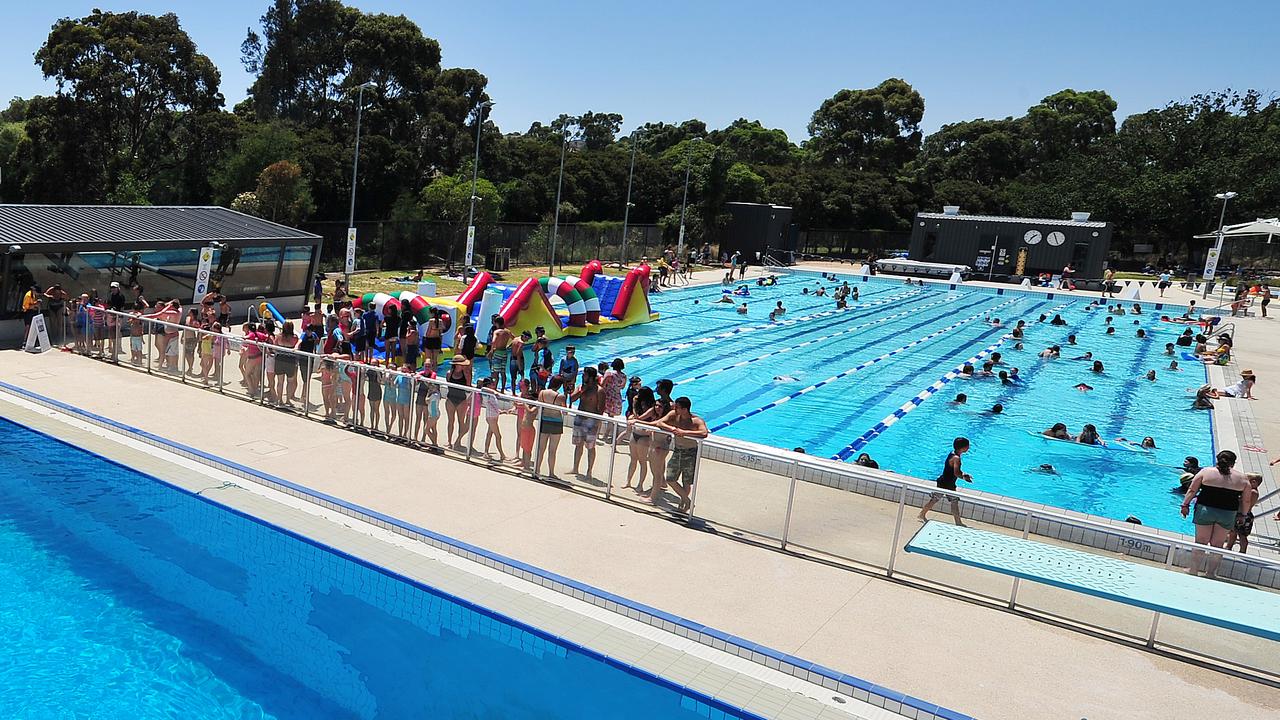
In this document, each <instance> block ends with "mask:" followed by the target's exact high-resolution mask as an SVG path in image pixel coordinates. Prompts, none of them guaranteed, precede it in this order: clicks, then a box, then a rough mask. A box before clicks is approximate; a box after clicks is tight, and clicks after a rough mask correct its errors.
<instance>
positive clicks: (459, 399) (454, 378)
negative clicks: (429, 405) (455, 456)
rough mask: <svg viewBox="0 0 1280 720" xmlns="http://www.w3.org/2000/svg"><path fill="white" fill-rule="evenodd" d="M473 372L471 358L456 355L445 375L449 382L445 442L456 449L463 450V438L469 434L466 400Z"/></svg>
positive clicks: (446, 399) (446, 400)
mask: <svg viewBox="0 0 1280 720" xmlns="http://www.w3.org/2000/svg"><path fill="white" fill-rule="evenodd" d="M471 372H472V369H471V360H470V359H468V358H466V357H455V358H453V360H450V361H449V372H447V373H445V376H444V379H445V382H447V383H449V385H448V388H447V389H446V390H445V394H444V400H445V412H446V413H447V416H448V421H449V422H448V426H447V432H446V434H445V442H447V443H448V444H449V447H452V448H453V449H454V450H462V438H463V437H464V436H465V435H466V434H467V428H468V427H469V423H470V419H469V416H468V414H467V403H466V400H467V388H468V387H470V385H471ZM455 430H456V431H457V434H456V435H455V433H454V431H455Z"/></svg>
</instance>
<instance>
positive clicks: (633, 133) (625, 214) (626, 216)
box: [618, 128, 640, 268]
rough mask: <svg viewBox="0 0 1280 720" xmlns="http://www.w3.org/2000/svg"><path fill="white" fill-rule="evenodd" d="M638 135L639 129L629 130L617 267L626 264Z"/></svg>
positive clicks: (622, 266)
mask: <svg viewBox="0 0 1280 720" xmlns="http://www.w3.org/2000/svg"><path fill="white" fill-rule="evenodd" d="M639 135H640V129H639V128H637V129H635V130H632V131H631V171H630V172H628V173H627V204H626V206H625V207H624V208H623V210H622V257H621V258H619V260H618V267H619V268H624V267H626V266H627V221H628V220H629V219H630V218H631V208H632V206H633V205H634V204H635V203H633V202H631V183H632V181H634V180H635V177H636V139H637V138H638V137H639Z"/></svg>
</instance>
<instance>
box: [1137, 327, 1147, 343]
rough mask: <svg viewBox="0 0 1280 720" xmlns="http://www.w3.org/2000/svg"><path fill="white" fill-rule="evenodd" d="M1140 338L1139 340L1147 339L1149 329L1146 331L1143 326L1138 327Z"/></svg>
mask: <svg viewBox="0 0 1280 720" xmlns="http://www.w3.org/2000/svg"><path fill="white" fill-rule="evenodd" d="M1138 339H1139V340H1146V339H1147V331H1146V330H1143V329H1142V328H1138Z"/></svg>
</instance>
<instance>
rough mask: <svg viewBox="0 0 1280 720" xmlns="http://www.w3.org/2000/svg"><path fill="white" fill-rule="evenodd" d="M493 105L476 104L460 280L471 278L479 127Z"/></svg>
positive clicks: (491, 103) (488, 102)
mask: <svg viewBox="0 0 1280 720" xmlns="http://www.w3.org/2000/svg"><path fill="white" fill-rule="evenodd" d="M487 107H493V102H492V101H490V100H486V101H485V102H482V103H480V104H479V105H477V106H476V159H475V162H474V163H472V165H471V209H470V210H469V211H468V212H467V254H466V256H465V257H464V258H463V262H462V282H463V284H466V283H467V282H468V281H469V280H470V279H471V259H472V251H473V249H474V247H475V241H476V200H478V199H479V198H478V197H476V186H477V184H478V183H479V182H480V129H481V128H483V127H484V109H485V108H487Z"/></svg>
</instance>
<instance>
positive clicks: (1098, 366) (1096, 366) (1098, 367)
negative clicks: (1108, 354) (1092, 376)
mask: <svg viewBox="0 0 1280 720" xmlns="http://www.w3.org/2000/svg"><path fill="white" fill-rule="evenodd" d="M1089 371H1090V372H1096V373H1098V374H1099V375H1101V374H1102V373H1103V368H1102V361H1101V360H1094V361H1093V367H1091V368H1089Z"/></svg>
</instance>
